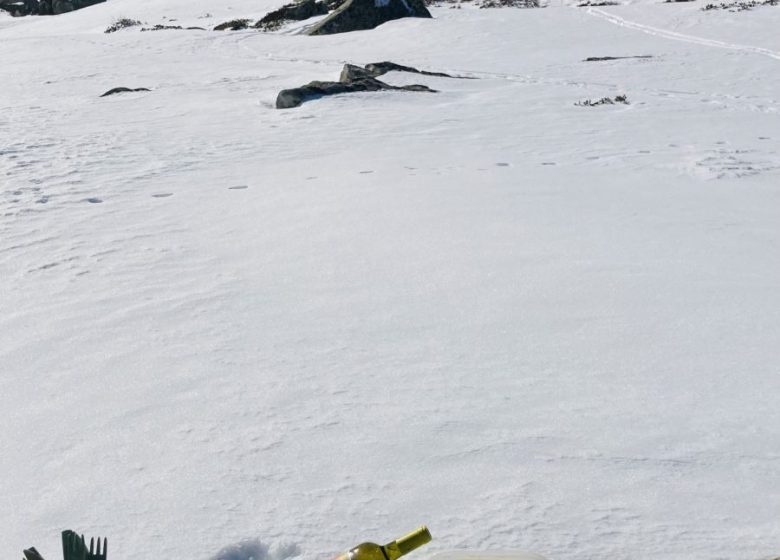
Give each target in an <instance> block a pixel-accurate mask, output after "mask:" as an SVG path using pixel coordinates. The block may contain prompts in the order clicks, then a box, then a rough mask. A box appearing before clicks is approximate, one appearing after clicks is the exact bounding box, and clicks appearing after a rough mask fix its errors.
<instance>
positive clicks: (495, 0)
mask: <svg viewBox="0 0 780 560" xmlns="http://www.w3.org/2000/svg"><path fill="white" fill-rule="evenodd" d="M472 2H473V5H475V6H477V7H478V8H544V7H545V4H543V3H542V0H476V1H474V0H424V3H425V5H426V6H444V5H447V4H449V5H450V8H453V9H460V8H461V4H468V3H472Z"/></svg>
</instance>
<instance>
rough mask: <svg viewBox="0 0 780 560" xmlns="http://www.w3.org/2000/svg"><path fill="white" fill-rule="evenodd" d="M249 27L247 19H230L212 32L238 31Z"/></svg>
mask: <svg viewBox="0 0 780 560" xmlns="http://www.w3.org/2000/svg"><path fill="white" fill-rule="evenodd" d="M247 27H249V20H248V19H232V20H230V21H226V22H224V23H220V24H219V25H217V26H216V27H214V31H240V30H241V29H246V28H247Z"/></svg>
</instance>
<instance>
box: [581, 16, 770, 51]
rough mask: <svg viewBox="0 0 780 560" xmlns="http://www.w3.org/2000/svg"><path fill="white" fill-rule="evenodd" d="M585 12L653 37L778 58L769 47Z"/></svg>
mask: <svg viewBox="0 0 780 560" xmlns="http://www.w3.org/2000/svg"><path fill="white" fill-rule="evenodd" d="M587 13H589V14H591V15H593V16H596V17H599V18H601V19H604V20H606V21H608V22H610V23H613V24H615V25H619V26H620V27H625V28H627V29H633V30H635V31H641V32H642V33H647V34H648V35H653V36H655V37H662V38H664V39H671V40H673V41H683V42H685V43H693V44H695V45H702V46H704V47H714V48H718V49H727V50H732V51H741V52H746V53H753V54H760V55H763V56H768V57H769V58H773V59H775V60H780V52H778V51H773V50H771V49H765V48H762V47H753V46H750V45H736V44H732V43H725V42H723V41H717V40H715V39H705V38H703V37H695V36H693V35H686V34H685V33H678V32H676V31H671V30H669V29H660V28H658V27H653V26H650V25H644V24H641V23H638V22H635V21H628V20H626V19H624V18H622V17H620V16H617V15H615V14H610V13H609V12H606V11H604V10H602V9H600V8H593V7H589V8H588V10H587Z"/></svg>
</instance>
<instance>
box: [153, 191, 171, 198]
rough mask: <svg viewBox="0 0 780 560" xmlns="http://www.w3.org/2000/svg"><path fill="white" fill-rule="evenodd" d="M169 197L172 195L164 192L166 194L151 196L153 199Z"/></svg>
mask: <svg viewBox="0 0 780 560" xmlns="http://www.w3.org/2000/svg"><path fill="white" fill-rule="evenodd" d="M169 196H173V193H170V192H166V193H157V194H153V195H152V197H153V198H168V197H169Z"/></svg>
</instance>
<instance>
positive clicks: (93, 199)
mask: <svg viewBox="0 0 780 560" xmlns="http://www.w3.org/2000/svg"><path fill="white" fill-rule="evenodd" d="M87 202H89V203H90V204H100V203H101V202H103V201H102V200H101V199H99V198H97V197H94V196H92V197H90V198H88V199H87Z"/></svg>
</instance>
